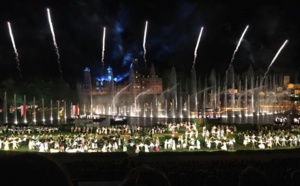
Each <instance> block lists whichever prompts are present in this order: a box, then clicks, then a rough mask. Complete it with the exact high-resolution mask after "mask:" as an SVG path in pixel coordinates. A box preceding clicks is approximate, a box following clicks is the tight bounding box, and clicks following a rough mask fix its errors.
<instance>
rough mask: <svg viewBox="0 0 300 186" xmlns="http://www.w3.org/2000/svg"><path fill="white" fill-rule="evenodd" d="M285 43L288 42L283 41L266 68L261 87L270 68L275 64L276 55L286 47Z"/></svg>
mask: <svg viewBox="0 0 300 186" xmlns="http://www.w3.org/2000/svg"><path fill="white" fill-rule="evenodd" d="M287 42H288V40H285V41H284V43H283V44H282V46H281V47H280V48H279V50H278V51H277V53H276V55H275V57H274V58H273V60H272V61H271V63H270V65H269V66H268V69H267V71H266V72H265V74H264V76H263V79H262V81H261V82H260V83H261V85H262V83H263V81H264V80H265V78H266V76H267V74H268V73H269V70H270V68H271V66H272V65H273V63H274V62H275V60H276V58H277V57H278V55H279V54H280V52H281V50H282V49H283V47H284V46H285V45H286V43H287Z"/></svg>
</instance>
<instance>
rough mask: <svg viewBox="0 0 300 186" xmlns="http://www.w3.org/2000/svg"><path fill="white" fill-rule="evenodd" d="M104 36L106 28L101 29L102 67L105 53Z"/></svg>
mask: <svg viewBox="0 0 300 186" xmlns="http://www.w3.org/2000/svg"><path fill="white" fill-rule="evenodd" d="M105 34H106V28H105V27H103V38H102V60H101V61H102V66H103V67H104V51H105Z"/></svg>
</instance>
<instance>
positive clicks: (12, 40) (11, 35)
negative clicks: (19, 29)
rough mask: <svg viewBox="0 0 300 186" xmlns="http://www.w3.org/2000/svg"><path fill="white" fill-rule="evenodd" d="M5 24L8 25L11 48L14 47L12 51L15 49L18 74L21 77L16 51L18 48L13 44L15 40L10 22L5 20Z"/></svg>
mask: <svg viewBox="0 0 300 186" xmlns="http://www.w3.org/2000/svg"><path fill="white" fill-rule="evenodd" d="M7 25H8V30H9V35H10V38H11V42H12V45H13V48H14V51H15V55H16V61H17V69H18V70H19V76H20V77H22V74H21V68H20V61H19V53H18V50H17V48H16V44H15V40H14V35H13V33H12V29H11V26H10V22H7Z"/></svg>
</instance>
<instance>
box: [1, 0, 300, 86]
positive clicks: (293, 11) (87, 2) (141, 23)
mask: <svg viewBox="0 0 300 186" xmlns="http://www.w3.org/2000/svg"><path fill="white" fill-rule="evenodd" d="M47 8H49V9H50V11H51V18H52V23H53V27H54V32H55V36H56V42H57V46H58V49H59V53H60V65H61V71H62V76H63V78H64V79H65V80H67V81H68V82H70V83H75V82H76V81H77V80H78V79H81V78H82V75H83V70H84V68H85V67H89V68H90V69H91V72H92V75H93V76H99V75H100V69H101V67H102V62H101V57H102V34H103V27H106V42H105V59H104V63H105V68H107V67H108V66H111V67H112V68H113V69H114V74H115V75H122V74H126V72H128V71H129V67H130V64H131V63H132V61H133V60H134V59H137V60H138V63H139V64H140V65H141V66H144V60H143V35H144V28H145V21H146V20H148V30H147V31H148V34H147V38H146V50H147V53H146V59H147V64H148V66H150V65H151V64H152V63H153V64H154V66H155V67H156V68H157V70H162V69H171V67H172V66H173V65H174V67H175V69H176V70H178V71H183V72H187V73H188V72H190V71H191V67H192V64H193V59H194V50H195V46H196V42H197V39H198V35H199V31H200V28H201V27H202V26H203V27H204V31H203V35H202V38H201V41H200V44H199V48H198V51H197V54H198V55H197V61H196V66H195V67H196V69H197V74H198V75H207V74H209V73H210V71H211V69H213V68H214V69H215V70H216V72H217V73H220V74H225V71H226V69H227V67H228V65H229V64H230V60H231V57H232V54H233V51H234V50H235V48H236V45H237V43H238V40H239V38H240V37H241V34H242V32H243V30H244V29H245V27H246V25H249V29H248V31H247V33H246V34H245V36H244V39H243V41H242V43H241V45H240V47H239V50H238V52H237V53H236V56H235V59H234V61H233V66H234V69H235V71H236V72H244V71H246V70H247V69H248V67H249V65H250V64H251V65H252V66H253V67H254V69H255V70H258V69H262V71H264V70H266V69H267V67H268V65H269V64H270V62H271V61H272V59H273V58H274V56H275V54H276V52H277V51H278V49H279V48H280V46H281V45H282V44H283V42H284V41H285V40H286V39H288V40H289V42H288V43H287V45H286V46H285V48H284V49H283V50H282V52H281V54H280V55H279V57H278V58H277V60H276V61H275V63H274V64H273V66H272V68H271V71H272V72H282V73H287V72H290V73H295V72H297V71H298V69H299V67H300V64H299V57H300V56H299V55H300V53H299V52H298V51H299V49H300V38H299V33H300V25H299V24H300V5H299V3H297V1H292V0H280V1H276V2H272V1H267V0H263V1H253V0H252V1H248V0H246V1H229V0H228V1H221V0H219V1H218V0H211V1H200V0H197V1H184V0H173V1H170V0H160V1H154V0H152V1H150V0H98V1H97V0H57V1H56V0H55V1H53V0H51V1H50V0H49V1H30V3H27V2H26V1H24V0H19V1H16V0H15V1H14V0H10V1H9V0H4V1H1V2H0V79H1V80H3V79H6V78H8V77H18V76H19V72H18V69H17V61H16V59H15V52H14V49H13V47H12V43H11V38H10V36H9V32H8V26H7V21H9V22H10V23H11V26H12V31H13V35H14V40H15V44H16V48H17V51H18V54H19V62H20V69H21V72H22V76H23V78H31V77H40V78H59V77H60V73H59V65H58V63H57V55H56V51H55V48H54V45H53V40H52V34H51V31H50V27H49V22H48V17H47V11H46V9H47Z"/></svg>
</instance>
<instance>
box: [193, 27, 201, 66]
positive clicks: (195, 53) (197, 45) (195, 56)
mask: <svg viewBox="0 0 300 186" xmlns="http://www.w3.org/2000/svg"><path fill="white" fill-rule="evenodd" d="M202 32H203V27H201V29H200V33H199V36H198V40H197V44H196V47H195V51H194V61H193V66H195V63H196V58H197V50H198V47H199V43H200V39H201V36H202Z"/></svg>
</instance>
